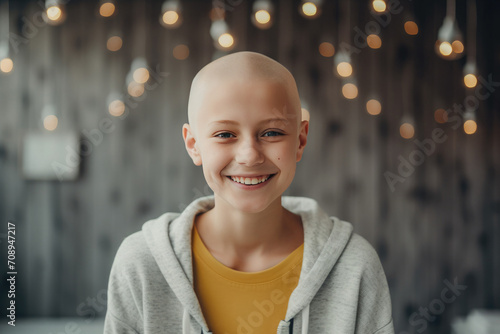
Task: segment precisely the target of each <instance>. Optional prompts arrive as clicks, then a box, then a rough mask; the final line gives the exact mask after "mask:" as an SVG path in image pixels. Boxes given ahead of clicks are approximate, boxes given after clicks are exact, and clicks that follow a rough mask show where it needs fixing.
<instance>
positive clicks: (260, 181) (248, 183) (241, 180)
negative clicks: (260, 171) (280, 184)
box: [227, 174, 276, 187]
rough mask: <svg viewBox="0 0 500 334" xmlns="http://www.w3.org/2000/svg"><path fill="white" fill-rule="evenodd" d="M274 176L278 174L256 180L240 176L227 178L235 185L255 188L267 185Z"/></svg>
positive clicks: (256, 178)
mask: <svg viewBox="0 0 500 334" xmlns="http://www.w3.org/2000/svg"><path fill="white" fill-rule="evenodd" d="M274 175H276V174H269V175H263V176H260V177H255V178H248V177H247V178H244V177H238V176H227V178H228V179H230V180H231V181H233V182H234V183H238V184H241V185H242V186H247V187H255V186H259V185H262V184H264V183H267V182H268V181H269V180H270V179H271V178H272V177H273V176H274Z"/></svg>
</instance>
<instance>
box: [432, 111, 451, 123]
mask: <svg viewBox="0 0 500 334" xmlns="http://www.w3.org/2000/svg"><path fill="white" fill-rule="evenodd" d="M434 120H435V121H436V122H438V123H446V122H448V112H446V110H444V109H443V108H438V109H436V111H434Z"/></svg>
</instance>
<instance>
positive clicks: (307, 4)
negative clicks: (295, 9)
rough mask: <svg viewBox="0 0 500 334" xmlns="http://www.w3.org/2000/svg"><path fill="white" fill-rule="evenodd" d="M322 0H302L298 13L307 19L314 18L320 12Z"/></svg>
mask: <svg viewBox="0 0 500 334" xmlns="http://www.w3.org/2000/svg"><path fill="white" fill-rule="evenodd" d="M322 3H323V0H310V1H305V0H302V3H301V5H300V8H299V13H300V14H301V15H302V16H303V17H305V18H308V19H315V18H317V17H318V16H319V15H320V14H321V5H322Z"/></svg>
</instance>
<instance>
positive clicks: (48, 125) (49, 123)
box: [43, 115, 59, 131]
mask: <svg viewBox="0 0 500 334" xmlns="http://www.w3.org/2000/svg"><path fill="white" fill-rule="evenodd" d="M58 122H59V121H58V119H57V117H56V116H55V115H47V116H45V118H44V119H43V127H44V128H45V129H46V130H49V131H54V130H55V129H56V128H57V124H58Z"/></svg>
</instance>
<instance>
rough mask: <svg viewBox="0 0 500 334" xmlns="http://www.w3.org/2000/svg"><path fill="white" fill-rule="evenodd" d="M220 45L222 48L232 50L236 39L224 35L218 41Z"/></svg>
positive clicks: (229, 35)
mask: <svg viewBox="0 0 500 334" xmlns="http://www.w3.org/2000/svg"><path fill="white" fill-rule="evenodd" d="M217 41H218V42H219V45H220V46H222V47H223V48H230V47H231V46H233V44H234V38H233V36H231V34H229V33H227V32H226V33H224V34H222V35H220V36H219V38H218V40H217Z"/></svg>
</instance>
